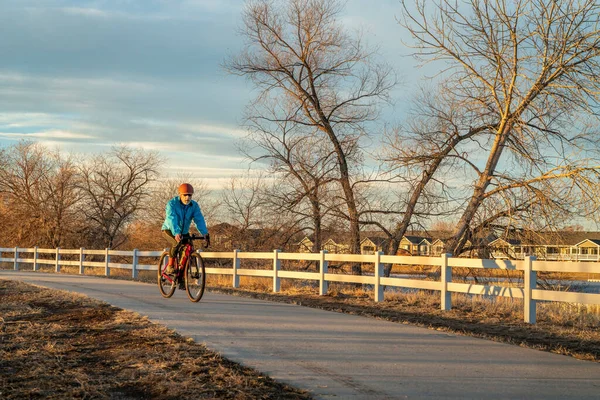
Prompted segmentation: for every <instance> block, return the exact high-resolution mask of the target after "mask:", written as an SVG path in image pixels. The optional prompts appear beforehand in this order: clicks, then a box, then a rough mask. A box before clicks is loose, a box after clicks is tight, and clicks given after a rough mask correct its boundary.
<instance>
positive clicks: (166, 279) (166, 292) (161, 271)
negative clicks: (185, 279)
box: [157, 252, 176, 299]
mask: <svg viewBox="0 0 600 400" xmlns="http://www.w3.org/2000/svg"><path fill="white" fill-rule="evenodd" d="M168 263H169V253H167V252H164V253H162V255H161V256H160V261H159V262H158V271H157V272H158V276H157V278H158V290H160V294H161V295H162V297H165V298H167V299H168V298H169V297H171V296H173V293H175V289H176V286H175V281H174V280H173V278H171V277H170V276H169V275H167V272H166V269H167V264H168Z"/></svg>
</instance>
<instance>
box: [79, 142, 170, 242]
mask: <svg viewBox="0 0 600 400" xmlns="http://www.w3.org/2000/svg"><path fill="white" fill-rule="evenodd" d="M160 161H161V160H160V158H159V156H158V154H157V153H155V152H147V151H144V150H141V149H132V148H129V147H126V146H121V147H115V148H113V149H112V151H111V152H109V153H105V154H98V155H96V156H94V157H92V158H91V159H90V160H89V161H88V162H86V163H84V164H83V165H82V166H81V167H80V171H79V172H80V175H81V182H80V185H79V187H80V190H81V192H82V196H83V198H84V203H83V204H82V207H81V212H82V214H83V215H84V216H85V217H86V219H87V221H89V225H90V233H91V234H97V235H98V236H99V240H100V241H101V243H97V244H96V246H98V245H101V246H103V247H108V248H115V247H117V246H118V245H119V244H120V240H117V239H118V237H119V235H120V234H122V232H123V229H124V228H125V225H126V224H127V223H128V222H130V221H131V220H132V219H133V218H134V216H135V213H136V212H137V211H139V210H140V209H141V207H142V206H143V204H144V201H145V200H146V199H148V198H149V196H150V184H151V183H152V182H154V181H155V180H156V178H157V177H158V167H159V165H160Z"/></svg>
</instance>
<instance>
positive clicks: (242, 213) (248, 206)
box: [222, 172, 297, 250]
mask: <svg viewBox="0 0 600 400" xmlns="http://www.w3.org/2000/svg"><path fill="white" fill-rule="evenodd" d="M266 186H267V182H266V178H265V177H264V176H263V175H260V174H259V175H252V174H251V173H250V172H248V173H247V174H246V175H244V176H240V177H233V178H231V180H230V182H229V185H228V187H227V188H226V189H225V190H224V191H223V196H222V202H223V205H224V208H225V210H226V213H227V216H228V219H229V221H231V222H232V223H233V225H234V227H235V230H233V231H232V232H231V234H232V237H230V238H229V239H230V240H231V242H232V244H233V246H234V247H235V248H238V249H242V250H250V249H253V250H272V249H274V248H279V249H281V248H283V247H285V246H286V245H287V244H288V243H289V241H290V240H291V239H292V238H293V237H295V233H296V232H297V229H296V228H295V223H294V221H293V220H292V219H290V215H289V213H286V212H273V210H272V209H270V208H269V207H268V206H267V203H268V202H267V200H266V197H269V196H270V191H267V190H265V187H266Z"/></svg>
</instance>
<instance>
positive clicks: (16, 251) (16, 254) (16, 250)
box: [14, 247, 19, 271]
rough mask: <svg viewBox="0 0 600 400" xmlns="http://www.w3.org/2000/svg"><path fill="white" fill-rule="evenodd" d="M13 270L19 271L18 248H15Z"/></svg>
mask: <svg viewBox="0 0 600 400" xmlns="http://www.w3.org/2000/svg"><path fill="white" fill-rule="evenodd" d="M14 269H15V271H18V270H19V248H18V247H15V264H14Z"/></svg>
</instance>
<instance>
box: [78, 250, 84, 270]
mask: <svg viewBox="0 0 600 400" xmlns="http://www.w3.org/2000/svg"><path fill="white" fill-rule="evenodd" d="M84 259H85V255H84V254H83V247H80V248H79V275H83V273H84V270H83V260H84Z"/></svg>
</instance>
